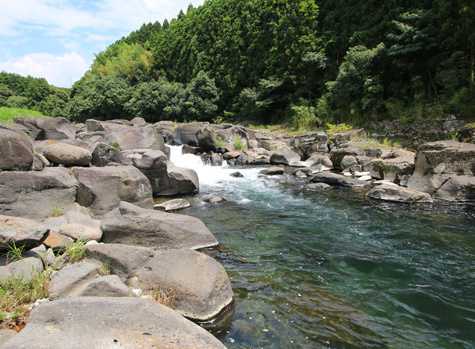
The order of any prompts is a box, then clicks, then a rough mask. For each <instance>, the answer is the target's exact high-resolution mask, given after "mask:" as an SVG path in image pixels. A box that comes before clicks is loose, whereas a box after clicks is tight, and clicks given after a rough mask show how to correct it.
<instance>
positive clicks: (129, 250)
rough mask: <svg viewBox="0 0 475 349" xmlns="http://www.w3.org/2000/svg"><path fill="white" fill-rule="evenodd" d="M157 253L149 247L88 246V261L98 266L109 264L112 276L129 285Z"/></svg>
mask: <svg viewBox="0 0 475 349" xmlns="http://www.w3.org/2000/svg"><path fill="white" fill-rule="evenodd" d="M155 254H156V253H155V251H154V250H152V249H150V248H147V247H139V246H129V245H121V244H97V245H88V246H86V260H87V261H91V262H94V263H96V264H102V265H104V264H107V265H108V266H109V268H110V270H111V274H115V275H118V276H119V277H120V278H121V280H122V281H123V282H125V283H129V281H130V279H131V278H133V277H134V276H135V275H137V274H138V272H139V271H140V270H141V269H142V267H143V266H144V265H145V263H146V262H147V261H148V260H149V259H150V258H152V257H153V256H155Z"/></svg>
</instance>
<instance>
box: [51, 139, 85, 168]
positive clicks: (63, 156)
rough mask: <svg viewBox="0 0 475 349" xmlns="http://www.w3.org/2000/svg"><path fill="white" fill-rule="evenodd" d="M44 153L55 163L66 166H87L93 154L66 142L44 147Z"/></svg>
mask: <svg viewBox="0 0 475 349" xmlns="http://www.w3.org/2000/svg"><path fill="white" fill-rule="evenodd" d="M43 155H44V156H45V158H46V159H48V160H49V161H51V162H54V163H55V164H62V165H66V166H87V165H89V163H90V162H91V159H92V155H91V153H90V152H89V151H88V150H86V149H83V148H80V147H76V146H74V145H70V144H64V143H57V144H51V145H48V146H46V147H44V148H43Z"/></svg>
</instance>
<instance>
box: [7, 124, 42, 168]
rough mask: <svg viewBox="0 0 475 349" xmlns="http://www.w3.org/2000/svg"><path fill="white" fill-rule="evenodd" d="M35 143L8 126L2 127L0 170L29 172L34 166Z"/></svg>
mask: <svg viewBox="0 0 475 349" xmlns="http://www.w3.org/2000/svg"><path fill="white" fill-rule="evenodd" d="M33 159H34V155H33V143H32V142H31V141H30V140H29V139H28V137H26V136H25V135H22V134H21V133H18V132H16V131H14V130H13V129H11V128H9V127H8V126H3V125H2V126H1V127H0V170H1V171H28V170H29V169H30V168H31V166H32V165H33Z"/></svg>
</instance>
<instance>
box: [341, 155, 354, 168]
mask: <svg viewBox="0 0 475 349" xmlns="http://www.w3.org/2000/svg"><path fill="white" fill-rule="evenodd" d="M355 165H358V160H356V157H354V156H353V155H345V156H344V157H343V159H341V163H340V168H341V169H342V170H343V171H344V170H346V169H348V168H351V167H352V166H355Z"/></svg>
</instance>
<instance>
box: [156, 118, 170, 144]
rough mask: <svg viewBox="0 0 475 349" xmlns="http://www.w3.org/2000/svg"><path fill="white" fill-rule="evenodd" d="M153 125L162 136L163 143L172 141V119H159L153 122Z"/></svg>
mask: <svg viewBox="0 0 475 349" xmlns="http://www.w3.org/2000/svg"><path fill="white" fill-rule="evenodd" d="M153 127H155V129H156V130H157V133H158V134H159V135H161V136H162V137H163V140H164V141H165V143H168V144H172V143H173V130H174V128H175V124H174V123H173V121H159V122H156V123H155V124H153Z"/></svg>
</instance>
